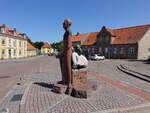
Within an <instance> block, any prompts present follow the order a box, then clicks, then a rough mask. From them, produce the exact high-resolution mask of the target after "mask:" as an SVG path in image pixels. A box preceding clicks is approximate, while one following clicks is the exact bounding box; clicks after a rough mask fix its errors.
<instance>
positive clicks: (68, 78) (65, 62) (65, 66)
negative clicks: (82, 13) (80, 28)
mask: <svg viewBox="0 0 150 113" xmlns="http://www.w3.org/2000/svg"><path fill="white" fill-rule="evenodd" d="M71 24H72V22H71V20H70V19H65V20H64V22H63V28H64V29H65V34H64V37H63V42H64V50H63V53H62V54H63V58H62V82H63V83H64V84H65V85H68V87H71V85H72V71H71V69H72V66H71V55H72V40H71V36H72V33H71V31H70V26H71Z"/></svg>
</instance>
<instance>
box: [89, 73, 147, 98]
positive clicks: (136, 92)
mask: <svg viewBox="0 0 150 113" xmlns="http://www.w3.org/2000/svg"><path fill="white" fill-rule="evenodd" d="M88 73H89V75H93V76H95V77H96V78H97V79H99V80H102V81H105V82H107V83H109V84H111V85H113V86H116V87H118V88H120V89H123V90H125V91H128V92H129V93H132V94H134V95H136V96H139V97H141V98H143V99H144V100H146V101H150V93H146V92H144V91H142V90H140V89H137V88H135V87H132V86H126V85H124V84H122V83H121V82H119V81H116V80H112V79H110V78H107V77H105V76H102V75H100V74H98V73H96V72H88Z"/></svg>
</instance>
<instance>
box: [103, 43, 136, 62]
mask: <svg viewBox="0 0 150 113" xmlns="http://www.w3.org/2000/svg"><path fill="white" fill-rule="evenodd" d="M104 50H105V54H104V56H105V57H106V58H116V59H120V58H121V59H125V58H126V59H136V58H137V54H138V46H137V44H117V45H110V46H108V47H106V48H104Z"/></svg>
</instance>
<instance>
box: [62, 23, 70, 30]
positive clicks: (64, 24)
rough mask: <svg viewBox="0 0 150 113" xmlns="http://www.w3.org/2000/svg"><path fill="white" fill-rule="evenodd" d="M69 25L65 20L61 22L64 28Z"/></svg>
mask: <svg viewBox="0 0 150 113" xmlns="http://www.w3.org/2000/svg"><path fill="white" fill-rule="evenodd" d="M68 27H69V24H68V23H67V22H66V21H65V22H64V23H63V28H64V29H67V28H68Z"/></svg>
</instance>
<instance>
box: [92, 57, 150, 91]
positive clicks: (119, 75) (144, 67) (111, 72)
mask: <svg viewBox="0 0 150 113" xmlns="http://www.w3.org/2000/svg"><path fill="white" fill-rule="evenodd" d="M120 64H125V65H126V66H130V68H133V69H138V71H140V72H141V73H146V74H148V71H149V70H150V65H149V64H144V63H142V62H139V61H127V60H103V61H98V62H96V61H91V62H90V65H89V71H93V72H97V73H99V74H100V75H103V76H106V77H109V78H111V79H113V80H117V81H119V82H121V83H123V84H125V85H128V86H131V87H136V88H138V89H140V90H143V91H144V92H148V93H150V87H149V86H150V83H149V82H146V81H143V80H140V79H138V78H135V77H133V76H130V75H128V74H125V73H123V72H121V71H120V70H118V69H117V65H120ZM135 67H138V68H135ZM140 68H141V69H140Z"/></svg>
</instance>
